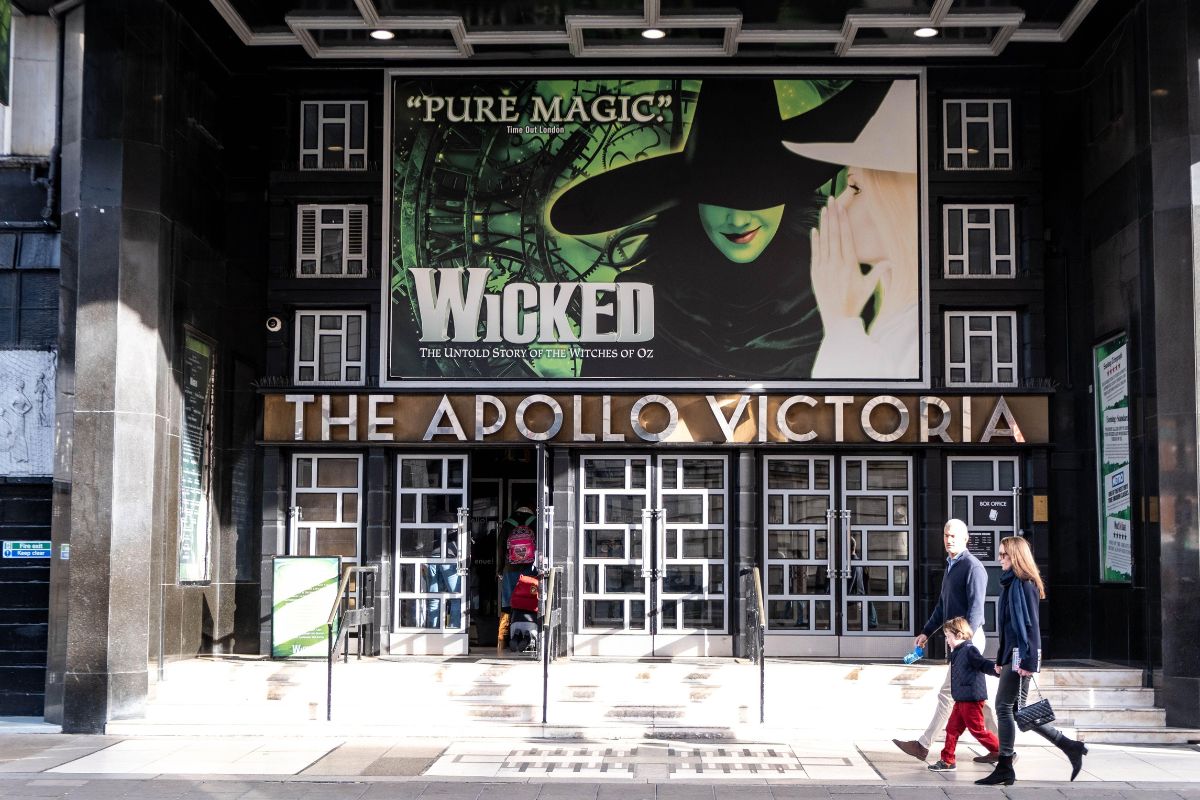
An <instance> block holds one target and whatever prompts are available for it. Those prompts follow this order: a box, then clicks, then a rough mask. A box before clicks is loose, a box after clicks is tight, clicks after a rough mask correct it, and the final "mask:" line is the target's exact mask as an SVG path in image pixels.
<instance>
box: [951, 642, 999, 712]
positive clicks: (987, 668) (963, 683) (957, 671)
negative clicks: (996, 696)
mask: <svg viewBox="0 0 1200 800" xmlns="http://www.w3.org/2000/svg"><path fill="white" fill-rule="evenodd" d="M985 675H991V676H992V677H995V676H996V662H995V661H992V660H991V659H987V658H984V657H983V654H981V653H980V652H979V650H978V649H977V648H976V647H975V645H973V644H971V643H970V642H963V643H962V644H960V645H959V646H958V647H956V648H954V649H953V650H951V651H950V694H951V695H952V696H953V697H954V700H955V702H959V703H973V702H975V701H977V700H987V698H988V692H987V683H986V682H985V681H984V676H985Z"/></svg>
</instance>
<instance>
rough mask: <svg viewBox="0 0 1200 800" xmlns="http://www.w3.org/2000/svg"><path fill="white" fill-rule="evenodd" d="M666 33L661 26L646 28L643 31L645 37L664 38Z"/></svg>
mask: <svg viewBox="0 0 1200 800" xmlns="http://www.w3.org/2000/svg"><path fill="white" fill-rule="evenodd" d="M666 35H667V32H666V31H664V30H662V29H661V28H646V30H644V31H642V38H643V39H662V38H663V37H664V36H666Z"/></svg>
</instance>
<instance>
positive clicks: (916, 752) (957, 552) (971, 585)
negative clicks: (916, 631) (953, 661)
mask: <svg viewBox="0 0 1200 800" xmlns="http://www.w3.org/2000/svg"><path fill="white" fill-rule="evenodd" d="M969 538H970V534H969V533H968V531H967V524H966V523H965V522H963V521H962V520H961V519H952V520H949V521H948V522H947V523H946V526H945V528H943V529H942V543H943V544H944V545H945V547H946V574H945V576H944V577H943V578H942V591H941V594H940V595H939V596H938V602H937V605H936V606H934V608H933V613H932V614H930V615H929V621H928V622H926V623H925V627H924V628H923V629H922V631H921V633H920V635H918V636H917V638H916V641H915V642H914V644H915V645H916V646H917V647H925V645H926V644H927V643H928V642H929V637H930V636H931V635H932V634H933V633H934V631H936V630H938V629H939V628H941V627H942V625H944V624H945V623H946V620H948V619H953V618H954V617H965V618H966V620H967V623H968V624H969V625H970V626H971V630H972V631H974V633H973V634H972V636H971V643H972V644H974V645H975V647H976V649H977V650H979V652H981V653H982V652H984V648H985V647H986V646H987V640H986V638H985V636H984V633H983V603H984V598H985V597H986V596H987V570H985V569H984V568H983V564H981V563H980V561H979V559H978V558H976V557H975V556H973V555H971V553H970V551H969V550H967V540H968V539H969ZM953 706H954V696H953V694H952V692H951V674H950V670H947V671H946V680H945V682H944V683H942V688H941V689H940V690H938V698H937V710H936V711H934V713H933V719H931V720H930V721H929V727H928V728H926V729H925V732H924V733H923V734H921V737H920V738H919V739H912V740H900V739H892V744H894V745H896V747H899V748H900V749H901V750H903V751H904V752H905V753H908V754H909V755H910V756H912V757H913V758H916V759H918V760H920V761H924V760H925V759H926V758H927V757H928V756H929V748H930V747H931V746H932V745H933V739H934V737H935V736H937V734H938V732H939V731H941V730H943V729H944V728H945V727H946V721H947V720H949V719H950V710H951V708H952V707H953ZM983 713H984V719H985V720H986V722H987V726H988V730H995V728H996V719H995V716H994V715H993V714H992V710H991V709H990V708H988V707H987V706H986V705H985V706H984V707H983ZM976 760H977V761H980V762H982V763H988V764H991V763H995V757H994V756H993V755H992V754H991V753H989V754H987V755H985V756H978V757H977V758H976Z"/></svg>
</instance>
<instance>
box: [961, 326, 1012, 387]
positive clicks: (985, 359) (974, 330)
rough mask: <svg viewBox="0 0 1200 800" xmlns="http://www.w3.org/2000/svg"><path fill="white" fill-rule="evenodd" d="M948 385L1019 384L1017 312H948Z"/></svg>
mask: <svg viewBox="0 0 1200 800" xmlns="http://www.w3.org/2000/svg"><path fill="white" fill-rule="evenodd" d="M946 385H947V386H1016V385H1017V313H1016V312H1015V311H988V312H984V311H948V312H946Z"/></svg>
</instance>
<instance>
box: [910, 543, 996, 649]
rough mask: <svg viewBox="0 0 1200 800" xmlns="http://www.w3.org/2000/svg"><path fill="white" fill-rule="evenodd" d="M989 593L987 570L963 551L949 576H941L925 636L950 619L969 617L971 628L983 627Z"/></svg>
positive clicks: (975, 629) (952, 566)
mask: <svg viewBox="0 0 1200 800" xmlns="http://www.w3.org/2000/svg"><path fill="white" fill-rule="evenodd" d="M986 596H987V570H986V569H984V568H983V564H981V563H979V559H978V558H976V557H975V556H973V555H971V554H970V553H969V552H966V551H963V554H962V555H961V556H960V557H959V558H958V560H957V561H955V562H954V564H952V565H951V567H950V569H948V570H947V571H946V576H945V577H944V578H942V593H941V595H940V596H939V597H938V603H937V605H936V606H934V608H933V613H932V614H930V615H929V621H928V622H926V623H925V627H924V628H923V629H922V630H921V632H922V633H924V634H925V635H926V636H932V635H933V632H934V631H936V630H937V629H938V628H940V627H942V625H943V623H945V622H946V620H948V619H954V618H955V617H966V618H967V622H969V623H971V630H973V631H977V630H979V629H980V628H981V627H983V600H984V598H985V597H986Z"/></svg>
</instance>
